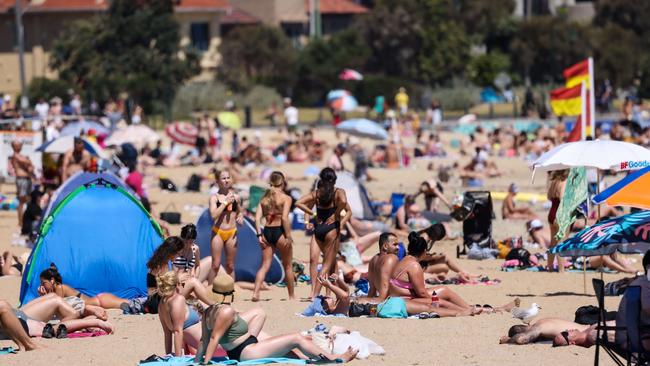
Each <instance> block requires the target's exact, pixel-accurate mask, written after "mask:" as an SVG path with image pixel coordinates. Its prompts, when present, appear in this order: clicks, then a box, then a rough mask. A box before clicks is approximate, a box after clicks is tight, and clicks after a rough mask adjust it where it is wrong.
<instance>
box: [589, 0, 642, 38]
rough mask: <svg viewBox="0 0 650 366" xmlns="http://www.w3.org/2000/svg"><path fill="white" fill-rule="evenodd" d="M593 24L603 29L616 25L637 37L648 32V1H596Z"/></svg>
mask: <svg viewBox="0 0 650 366" xmlns="http://www.w3.org/2000/svg"><path fill="white" fill-rule="evenodd" d="M594 8H595V11H596V15H595V16H594V24H595V25H597V26H599V27H604V26H605V25H607V24H608V23H613V24H618V25H619V26H621V27H622V28H623V29H627V30H630V31H632V32H634V33H635V34H636V35H638V36H647V35H648V34H649V33H648V32H650V1H646V0H596V1H595V2H594Z"/></svg>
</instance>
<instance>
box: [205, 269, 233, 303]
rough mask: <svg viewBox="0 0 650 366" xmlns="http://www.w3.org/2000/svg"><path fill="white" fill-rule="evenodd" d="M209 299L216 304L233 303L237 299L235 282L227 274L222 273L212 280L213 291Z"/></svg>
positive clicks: (209, 294) (209, 293)
mask: <svg viewBox="0 0 650 366" xmlns="http://www.w3.org/2000/svg"><path fill="white" fill-rule="evenodd" d="M207 296H208V298H209V299H210V300H212V301H213V302H214V303H215V304H221V303H228V304H229V303H231V302H233V300H234V299H235V280H233V278H232V277H230V276H229V275H228V274H226V273H220V274H218V275H217V277H215V278H214V280H212V291H210V292H208V294H207Z"/></svg>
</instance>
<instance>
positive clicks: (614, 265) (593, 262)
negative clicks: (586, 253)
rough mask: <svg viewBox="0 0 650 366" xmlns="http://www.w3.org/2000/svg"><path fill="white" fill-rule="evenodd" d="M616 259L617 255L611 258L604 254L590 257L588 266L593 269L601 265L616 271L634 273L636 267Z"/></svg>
mask: <svg viewBox="0 0 650 366" xmlns="http://www.w3.org/2000/svg"><path fill="white" fill-rule="evenodd" d="M617 259H618V258H617V257H614V258H612V257H610V256H608V255H604V256H600V257H590V258H589V266H590V267H591V268H593V269H598V268H600V267H601V266H604V267H607V268H609V269H612V270H614V271H618V272H624V273H636V269H634V268H632V267H630V266H628V265H626V264H625V263H624V262H623V261H621V260H617Z"/></svg>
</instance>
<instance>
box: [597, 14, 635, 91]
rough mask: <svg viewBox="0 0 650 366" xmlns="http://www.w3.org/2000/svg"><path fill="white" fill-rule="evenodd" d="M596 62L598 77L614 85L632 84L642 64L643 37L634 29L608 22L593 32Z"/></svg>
mask: <svg viewBox="0 0 650 366" xmlns="http://www.w3.org/2000/svg"><path fill="white" fill-rule="evenodd" d="M593 42H594V63H595V68H596V78H597V79H601V80H602V79H609V80H610V81H611V82H612V85H616V86H626V85H631V83H632V81H633V80H634V78H635V76H636V73H637V71H638V70H640V68H641V65H642V59H643V56H642V53H640V52H639V50H641V49H642V47H643V46H642V41H641V39H640V38H639V37H638V36H637V35H636V34H634V33H633V32H632V31H629V30H627V29H624V28H622V27H621V26H619V25H617V24H615V23H608V24H607V25H605V26H604V27H602V28H597V29H595V30H594V32H593Z"/></svg>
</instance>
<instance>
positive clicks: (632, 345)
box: [592, 279, 648, 366]
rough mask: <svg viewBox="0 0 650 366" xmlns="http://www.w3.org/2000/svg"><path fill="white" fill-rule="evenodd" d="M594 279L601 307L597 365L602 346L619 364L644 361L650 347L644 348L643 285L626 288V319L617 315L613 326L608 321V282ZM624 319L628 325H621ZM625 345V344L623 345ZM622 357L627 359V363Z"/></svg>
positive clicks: (597, 336)
mask: <svg viewBox="0 0 650 366" xmlns="http://www.w3.org/2000/svg"><path fill="white" fill-rule="evenodd" d="M592 283H593V286H594V292H595V294H596V299H597V300H598V309H599V312H598V325H597V327H596V352H595V356H594V365H596V366H598V363H599V355H600V347H602V348H603V349H604V350H605V352H607V354H608V355H609V356H610V358H611V359H612V360H613V361H614V363H616V364H617V365H619V366H623V365H643V364H645V363H646V362H647V361H648V351H646V350H644V348H643V343H642V342H641V325H640V315H641V288H640V287H639V286H631V287H628V288H627V289H626V290H625V297H626V301H627V302H626V307H625V319H618V318H617V325H616V326H614V327H612V326H607V325H606V324H605V313H606V310H605V283H604V282H603V281H602V280H599V279H593V280H592ZM621 321H622V322H624V324H625V326H623V325H618V323H620V322H621ZM601 331H602V337H601ZM608 331H615V332H616V335H615V342H614V344H612V343H611V342H609V341H608V338H607V332H608ZM622 345H625V346H624V347H622ZM621 358H623V359H624V360H625V361H626V362H625V363H624V362H623V361H622V360H621Z"/></svg>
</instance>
